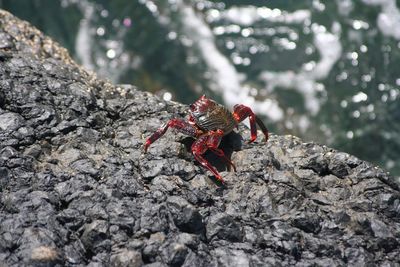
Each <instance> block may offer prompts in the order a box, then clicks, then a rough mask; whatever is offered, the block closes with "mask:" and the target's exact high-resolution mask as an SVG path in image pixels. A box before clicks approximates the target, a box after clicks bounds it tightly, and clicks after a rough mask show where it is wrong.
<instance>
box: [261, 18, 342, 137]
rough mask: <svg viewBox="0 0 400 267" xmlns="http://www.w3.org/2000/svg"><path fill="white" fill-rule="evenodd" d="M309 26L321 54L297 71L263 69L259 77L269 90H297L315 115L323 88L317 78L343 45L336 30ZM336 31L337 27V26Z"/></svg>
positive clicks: (332, 63) (325, 70)
mask: <svg viewBox="0 0 400 267" xmlns="http://www.w3.org/2000/svg"><path fill="white" fill-rule="evenodd" d="M312 29H313V33H314V45H315V47H316V48H317V50H318V52H319V54H320V60H319V61H318V62H313V61H312V62H308V63H305V64H304V65H303V68H302V69H301V70H300V71H299V72H298V73H295V72H294V71H291V70H289V71H283V72H272V71H264V72H262V74H261V75H260V78H261V79H262V80H264V81H265V83H266V86H267V87H266V88H267V90H268V91H272V90H274V89H275V88H276V87H279V88H286V89H295V90H297V91H298V92H300V93H301V94H302V95H303V97H304V100H305V107H306V109H307V110H308V111H309V112H310V113H311V114H312V115H315V114H317V113H318V111H319V110H320V106H321V104H322V103H321V102H322V101H321V100H319V99H318V98H317V93H318V92H320V91H321V90H323V85H322V84H320V83H318V81H319V80H323V79H325V78H326V77H327V76H328V75H329V73H330V71H331V69H332V67H333V65H334V64H335V63H336V62H337V60H338V59H339V58H340V56H341V54H342V46H341V43H340V40H339V36H338V33H336V34H333V33H330V32H327V31H326V29H325V28H324V27H320V26H319V25H315V26H314V27H312ZM337 32H340V31H339V30H337ZM303 125H306V124H303ZM303 130H305V129H303Z"/></svg>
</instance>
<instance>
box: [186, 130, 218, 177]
mask: <svg viewBox="0 0 400 267" xmlns="http://www.w3.org/2000/svg"><path fill="white" fill-rule="evenodd" d="M222 136H223V132H222V131H221V130H217V131H210V132H209V133H207V134H205V135H202V136H200V137H199V139H197V140H196V142H194V143H193V145H192V153H193V156H194V157H195V159H196V160H197V161H198V162H200V164H201V165H203V167H204V168H206V169H208V170H209V171H211V172H212V173H213V174H214V175H215V177H216V178H217V180H219V181H221V182H224V180H223V179H222V177H221V175H220V174H219V173H218V171H217V170H216V169H215V168H214V167H213V166H212V165H211V164H210V162H208V161H207V160H206V159H205V158H204V157H203V154H204V153H205V152H206V151H207V150H208V149H211V150H215V149H218V145H219V143H220V142H221V138H222ZM222 153H223V152H222Z"/></svg>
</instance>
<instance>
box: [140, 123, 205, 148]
mask: <svg viewBox="0 0 400 267" xmlns="http://www.w3.org/2000/svg"><path fill="white" fill-rule="evenodd" d="M169 127H171V128H174V129H176V130H178V131H179V132H181V133H184V134H187V135H189V136H192V137H196V136H197V134H198V130H197V129H196V128H195V127H194V126H193V125H190V124H189V123H188V122H186V121H184V120H182V119H171V120H169V121H168V122H167V123H166V124H164V125H163V126H161V127H160V128H159V129H158V130H157V131H155V132H154V133H153V134H152V135H151V136H150V137H149V138H147V140H146V143H145V144H144V151H145V152H147V149H148V147H149V146H150V145H151V144H152V143H154V142H155V141H156V140H157V139H158V138H160V137H161V136H163V135H164V134H165V132H166V131H167V130H168V128H169Z"/></svg>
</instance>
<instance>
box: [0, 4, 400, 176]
mask: <svg viewBox="0 0 400 267" xmlns="http://www.w3.org/2000/svg"><path fill="white" fill-rule="evenodd" d="M0 8H3V9H5V10H8V11H10V12H11V13H13V14H15V15H16V16H18V17H20V18H22V19H25V20H27V21H29V22H30V23H32V24H33V25H35V26H36V27H38V28H39V29H40V30H42V31H43V32H44V33H46V34H47V35H49V36H51V37H53V38H54V39H55V40H56V41H58V42H59V43H61V44H62V45H63V46H65V47H66V48H67V49H68V50H69V51H70V53H71V55H72V56H73V57H74V58H75V59H76V60H77V61H78V62H79V63H81V64H82V65H84V66H85V67H86V68H88V69H91V70H93V71H95V72H97V73H98V74H99V75H100V76H101V77H104V78H108V79H110V80H112V81H113V82H115V83H128V84H134V85H136V86H137V87H138V88H140V89H142V90H147V91H150V92H153V93H155V94H157V95H159V96H160V97H161V98H163V99H165V100H175V101H179V102H182V103H186V104H189V103H191V102H193V101H194V100H196V99H197V98H198V97H199V96H200V95H202V94H207V95H208V96H210V97H212V98H214V99H215V100H217V101H219V102H221V103H224V104H225V105H227V106H229V107H232V106H233V105H234V104H236V103H243V104H246V105H249V106H251V107H252V108H253V110H254V111H255V112H256V113H258V114H259V115H260V116H262V117H263V120H264V121H265V123H266V125H268V127H269V128H270V130H271V131H272V132H274V133H276V134H280V135H284V134H293V135H297V136H299V137H301V138H303V139H304V140H305V141H316V142H319V143H322V144H326V145H328V146H331V147H334V148H336V149H339V150H342V151H346V152H348V153H351V154H354V155H356V156H358V157H359V158H361V159H364V160H368V161H371V162H373V163H375V164H376V165H379V166H381V167H383V168H385V169H386V170H388V171H390V172H391V173H392V174H393V175H394V176H397V177H398V176H400V96H399V94H400V90H399V89H400V66H399V64H400V1H397V2H396V0H325V1H322V0H304V1H298V0H284V1H283V0H268V1H261V0H224V1H222V0H221V1H217V0H214V1H204V0H158V1H156V0H113V1H107V0H29V1H28V0H0Z"/></svg>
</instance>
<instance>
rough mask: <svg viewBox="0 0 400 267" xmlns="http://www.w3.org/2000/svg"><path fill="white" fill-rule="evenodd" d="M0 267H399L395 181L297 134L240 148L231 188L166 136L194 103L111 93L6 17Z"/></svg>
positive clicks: (0, 50)
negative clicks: (159, 134)
mask: <svg viewBox="0 0 400 267" xmlns="http://www.w3.org/2000/svg"><path fill="white" fill-rule="evenodd" d="M0 25H1V27H0V266H26V265H29V266H187V267H188V266H198V267H200V266H379V265H380V266H399V255H400V191H399V185H398V184H397V183H396V182H395V181H394V180H393V178H392V177H390V176H389V175H388V174H387V173H385V172H384V171H383V170H381V169H379V168H376V167H374V166H372V165H371V164H369V163H367V162H364V161H362V160H360V159H357V158H356V157H354V156H351V155H348V154H346V153H343V152H338V151H335V150H334V149H331V148H328V147H326V146H322V145H319V144H314V143H304V142H302V140H300V139H299V138H296V137H293V136H278V135H271V138H270V140H269V142H268V143H264V142H263V141H262V140H261V138H259V140H258V141H256V142H255V143H254V144H251V145H247V144H244V143H243V144H242V140H241V136H242V137H243V139H247V138H249V132H248V130H246V129H245V128H244V127H241V129H240V131H239V133H236V134H231V135H228V136H226V137H225V138H224V140H223V143H222V147H223V149H224V150H225V151H226V152H227V154H228V155H230V156H231V158H232V160H233V162H235V164H236V166H237V172H230V171H228V169H227V168H226V166H224V165H223V164H222V163H221V162H220V161H218V159H216V158H215V157H213V156H212V155H206V156H207V158H208V159H209V160H210V161H211V162H212V164H214V165H215V166H216V167H217V168H218V169H219V170H220V171H221V174H222V176H223V177H224V179H225V180H226V185H224V186H222V185H220V184H218V183H216V182H215V179H214V178H213V177H212V176H211V175H210V173H209V172H207V171H205V170H204V169H202V168H201V167H200V166H199V164H198V163H197V162H195V161H194V160H193V157H192V156H191V154H190V152H188V150H187V148H188V147H189V146H190V143H191V142H193V140H190V138H189V139H188V138H186V137H184V136H182V135H181V134H173V132H168V133H167V134H166V135H165V136H164V137H163V138H161V139H160V140H158V141H157V142H156V143H155V144H153V145H152V146H151V147H150V148H149V151H148V153H147V154H143V151H142V144H143V142H144V140H145V138H146V137H147V136H148V135H150V134H151V133H152V132H153V131H154V130H155V129H157V127H159V125H161V124H162V123H164V122H166V121H167V120H168V119H169V118H171V117H184V116H186V113H185V112H186V109H187V106H185V105H182V104H179V103H174V102H165V101H161V100H160V99H158V98H157V97H155V96H153V95H151V94H149V93H145V92H141V91H139V90H137V89H136V88H135V87H134V86H128V85H126V86H115V85H112V84H111V83H109V82H107V81H104V80H100V79H97V78H96V76H95V75H94V74H92V73H89V72H87V71H85V70H84V69H82V68H81V67H79V66H78V65H77V64H76V63H74V62H73V61H72V60H71V58H70V57H69V56H68V53H67V51H66V50H65V49H63V48H62V47H60V46H59V45H58V44H57V43H55V42H53V41H52V40H51V39H50V38H48V37H46V36H45V35H44V34H43V33H41V32H40V31H38V30H37V29H35V28H33V27H32V26H30V25H29V24H28V23H26V22H22V21H20V20H18V19H17V18H15V17H13V16H12V15H10V14H9V13H7V12H5V11H0Z"/></svg>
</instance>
